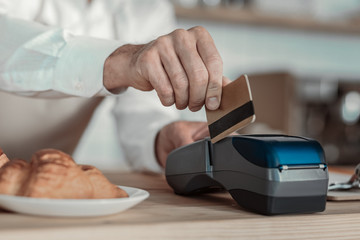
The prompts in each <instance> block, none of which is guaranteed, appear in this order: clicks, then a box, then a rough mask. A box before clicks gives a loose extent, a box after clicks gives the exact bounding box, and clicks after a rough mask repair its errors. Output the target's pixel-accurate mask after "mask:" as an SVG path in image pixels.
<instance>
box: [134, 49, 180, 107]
mask: <svg viewBox="0 0 360 240" xmlns="http://www.w3.org/2000/svg"><path fill="white" fill-rule="evenodd" d="M138 61H139V62H140V64H139V65H140V66H139V70H138V71H139V72H140V74H141V76H143V78H144V80H147V82H146V83H147V84H149V83H150V85H151V86H152V88H154V89H155V90H156V92H157V95H158V97H159V99H160V101H161V103H162V104H163V105H164V106H171V105H173V104H174V103H175V98H174V90H173V86H172V85H171V83H170V80H169V77H168V75H167V73H166V71H165V69H164V68H163V66H162V63H161V59H160V56H159V53H158V51H156V50H154V48H151V47H150V48H149V49H147V50H146V51H144V52H142V53H141V55H140V56H139V60H138ZM138 88H140V87H138ZM140 89H141V88H140Z"/></svg>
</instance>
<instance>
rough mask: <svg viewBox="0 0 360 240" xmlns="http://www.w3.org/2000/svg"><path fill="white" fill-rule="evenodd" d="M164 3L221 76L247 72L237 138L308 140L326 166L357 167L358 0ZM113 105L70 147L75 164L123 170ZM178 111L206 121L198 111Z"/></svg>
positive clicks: (103, 109)
mask: <svg viewBox="0 0 360 240" xmlns="http://www.w3.org/2000/svg"><path fill="white" fill-rule="evenodd" d="M172 4H173V5H174V12H175V14H176V18H177V27H178V28H184V29H188V28H191V27H193V26H196V25H201V26H204V27H205V28H206V29H207V30H208V31H209V32H210V34H211V35H212V37H213V39H214V41H215V43H216V46H217V48H218V50H219V52H220V54H221V56H222V58H223V62H224V75H225V76H227V77H229V78H230V79H236V78H238V77H239V76H240V75H242V74H248V76H249V80H250V86H251V90H252V93H253V99H254V104H255V111H256V115H257V120H256V122H255V123H254V124H252V125H251V126H249V127H247V128H246V129H244V130H242V131H241V133H283V134H291V135H300V136H306V137H311V138H314V139H317V140H318V141H320V143H321V144H322V146H323V148H324V150H325V154H326V158H327V161H328V163H329V164H356V163H358V162H360V159H359V156H360V121H359V118H360V0H342V1H335V0H306V1H304V0H272V1H266V0H173V1H172ZM113 104H114V101H113V99H111V98H109V99H106V101H104V102H103V103H102V105H101V107H100V108H99V109H98V110H97V112H96V115H95V117H94V118H93V120H92V122H91V123H90V126H89V128H88V129H87V131H86V133H85V135H84V136H83V138H82V140H81V142H80V144H79V146H78V148H77V150H76V153H75V159H77V160H78V162H86V163H90V164H91V163H93V164H96V165H97V166H98V167H100V168H101V169H103V170H108V169H112V170H114V169H122V170H124V169H127V165H126V163H125V162H124V161H119V159H122V152H121V150H120V149H119V146H118V144H117V139H116V136H115V131H114V129H115V124H114V120H113V119H112V116H111V113H110V112H111V108H112V105H113ZM181 114H182V116H183V118H184V119H188V120H199V121H205V120H206V118H205V113H204V111H203V110H202V111H200V112H198V113H196V114H194V113H190V112H189V111H187V110H185V111H182V113H181ZM104 126H105V127H104ZM94 146H97V149H96V151H95V150H94ZM104 158H106V161H103V159H104ZM100 159H102V160H100Z"/></svg>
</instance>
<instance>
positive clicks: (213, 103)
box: [206, 97, 219, 110]
mask: <svg viewBox="0 0 360 240" xmlns="http://www.w3.org/2000/svg"><path fill="white" fill-rule="evenodd" d="M206 107H207V108H208V109H209V110H216V109H218V107H219V100H218V98H217V97H210V98H208V99H207V103H206Z"/></svg>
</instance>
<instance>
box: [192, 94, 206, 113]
mask: <svg viewBox="0 0 360 240" xmlns="http://www.w3.org/2000/svg"><path fill="white" fill-rule="evenodd" d="M204 103H205V99H204V98H200V97H196V98H193V99H192V100H191V102H190V103H189V108H190V110H195V111H196V109H199V108H201V106H202V105H204Z"/></svg>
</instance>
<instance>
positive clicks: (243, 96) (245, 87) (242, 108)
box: [206, 75, 255, 143]
mask: <svg viewBox="0 0 360 240" xmlns="http://www.w3.org/2000/svg"><path fill="white" fill-rule="evenodd" d="M206 118H207V122H208V127H209V132H210V137H211V142H212V143H216V142H218V141H220V140H221V139H223V138H225V137H226V136H228V135H229V134H231V133H233V132H235V131H236V130H238V129H241V128H243V127H245V126H247V125H249V124H250V123H252V122H254V121H255V111H254V105H253V101H252V96H251V91H250V85H249V80H248V77H247V76H246V75H242V76H241V77H239V78H238V79H236V80H235V81H233V82H231V83H229V84H228V85H226V86H225V87H223V90H222V96H221V103H220V107H219V108H218V109H217V110H214V111H211V110H208V109H206Z"/></svg>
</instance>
